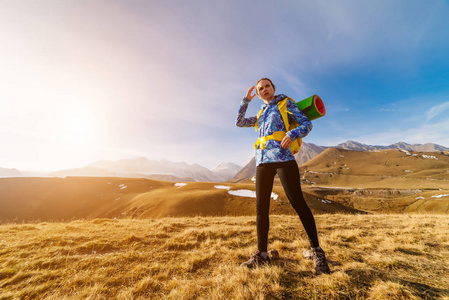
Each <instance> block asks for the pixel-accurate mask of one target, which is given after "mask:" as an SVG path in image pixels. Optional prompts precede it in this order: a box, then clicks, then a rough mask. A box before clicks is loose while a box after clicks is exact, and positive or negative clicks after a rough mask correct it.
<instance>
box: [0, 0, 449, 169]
mask: <svg viewBox="0 0 449 300" xmlns="http://www.w3.org/2000/svg"><path fill="white" fill-rule="evenodd" d="M448 53H449V2H447V1H436V0H435V1H434V0H432V1H379V0H376V1H301V0H295V1H240V0H239V1H236V0H232V1H207V0H198V1H195V0H194V1H133V0H127V1H125V0H123V1H111V0H108V1H106V0H103V1H102V0H97V1H87V0H84V1H57V0H51V1H50V0H41V1H31V0H28V1H26V0H24V1H15V0H0V167H4V168H18V169H21V170H59V169H64V168H73V167H81V166H84V165H86V164H88V163H90V162H93V161H96V160H101V159H112V160H117V159H121V158H132V157H142V156H143V157H147V158H149V159H157V160H159V159H168V160H173V161H185V162H187V163H190V164H191V163H198V164H200V165H203V166H206V167H209V168H213V167H214V166H216V165H218V164H219V163H220V162H222V161H232V162H235V163H238V164H240V165H245V164H246V163H247V162H248V161H249V159H250V158H251V157H252V155H253V148H252V144H253V143H254V141H255V139H256V134H255V132H254V130H253V129H251V128H238V127H236V126H235V115H236V112H237V109H238V107H239V104H240V100H241V99H242V97H243V96H244V95H245V94H246V91H247V89H248V88H249V87H250V86H251V85H253V84H255V82H256V81H257V80H258V79H259V78H261V77H269V78H271V79H272V80H273V82H274V83H275V84H276V86H277V92H279V93H283V94H286V95H288V96H290V97H291V98H293V99H295V100H298V101H299V100H301V99H304V98H306V97H308V96H310V95H313V94H318V95H320V96H321V98H322V99H323V101H324V103H325V105H326V110H327V114H326V116H325V117H324V118H321V119H318V120H316V121H314V122H313V124H314V128H313V130H312V132H311V133H310V135H309V136H308V137H306V138H305V139H304V141H305V142H308V143H315V144H318V145H324V146H330V145H336V144H338V143H341V142H344V141H346V140H356V141H359V142H362V143H367V144H373V145H374V144H375V145H388V144H391V143H395V142H398V141H404V142H407V143H421V144H423V143H429V142H432V143H437V144H441V145H443V146H446V147H448V146H449V118H447V114H448V112H449V55H448ZM261 104H262V101H261V100H260V99H257V98H255V99H254V100H253V101H252V103H251V104H250V107H249V109H248V115H250V114H255V113H256V112H257V111H258V110H259V109H260V106H261Z"/></svg>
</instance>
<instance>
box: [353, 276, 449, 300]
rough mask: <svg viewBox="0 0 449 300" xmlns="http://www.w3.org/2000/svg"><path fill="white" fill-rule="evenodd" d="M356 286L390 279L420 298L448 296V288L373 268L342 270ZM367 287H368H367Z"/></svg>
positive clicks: (369, 284) (367, 285) (365, 285)
mask: <svg viewBox="0 0 449 300" xmlns="http://www.w3.org/2000/svg"><path fill="white" fill-rule="evenodd" d="M344 272H345V273H346V274H348V275H349V276H350V277H351V280H352V281H353V283H354V284H355V285H356V286H363V287H365V288H366V287H370V286H373V285H374V283H375V282H376V281H379V280H381V281H385V282H386V281H391V282H396V283H398V284H400V285H402V286H406V287H408V289H409V290H410V292H411V293H413V294H414V295H415V296H417V297H419V298H421V299H437V298H442V297H444V296H446V297H447V296H449V289H442V288H438V287H433V286H430V285H428V284H424V283H420V282H414V281H410V280H405V279H402V278H400V277H396V276H392V275H388V274H386V273H385V272H381V271H378V270H373V269H350V270H345V271H344ZM368 289H369V288H368Z"/></svg>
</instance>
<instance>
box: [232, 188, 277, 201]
mask: <svg viewBox="0 0 449 300" xmlns="http://www.w3.org/2000/svg"><path fill="white" fill-rule="evenodd" d="M228 193H229V194H230V195H234V196H240V197H247V198H256V192H255V191H251V190H233V191H228ZM271 198H273V200H275V201H276V200H278V198H279V195H278V194H276V193H271Z"/></svg>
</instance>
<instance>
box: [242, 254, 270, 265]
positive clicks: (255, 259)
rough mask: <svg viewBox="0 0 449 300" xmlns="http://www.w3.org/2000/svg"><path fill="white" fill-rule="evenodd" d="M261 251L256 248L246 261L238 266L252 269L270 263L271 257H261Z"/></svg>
mask: <svg viewBox="0 0 449 300" xmlns="http://www.w3.org/2000/svg"><path fill="white" fill-rule="evenodd" d="M260 253H261V252H260V251H259V250H257V251H256V252H255V253H254V254H253V256H251V258H250V259H249V260H248V261H245V262H244V263H242V264H241V265H240V266H242V267H247V268H249V269H254V268H257V267H261V266H264V265H265V266H270V265H271V259H270V256H268V257H267V259H265V258H263V257H262V255H261V254H260Z"/></svg>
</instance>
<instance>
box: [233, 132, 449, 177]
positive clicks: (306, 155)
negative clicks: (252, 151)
mask: <svg viewBox="0 0 449 300" xmlns="http://www.w3.org/2000/svg"><path fill="white" fill-rule="evenodd" d="M329 148H337V149H344V150H352V151H380V150H388V149H401V150H405V151H411V152H448V151H449V148H446V147H444V146H441V145H437V144H433V143H427V144H407V143H405V142H398V143H395V144H391V145H389V146H373V145H367V144H363V143H359V142H355V141H346V142H344V143H341V144H338V145H337V146H318V145H315V144H312V143H303V144H302V147H301V150H300V151H299V153H298V154H296V155H295V159H296V162H297V163H298V165H302V164H304V163H306V162H308V161H309V160H311V159H312V158H314V157H316V156H318V155H319V154H321V153H322V152H323V151H324V150H326V149H329ZM255 174H256V160H255V158H254V157H253V158H252V159H251V160H250V161H249V162H248V163H247V164H246V165H245V166H244V167H243V168H242V169H241V170H240V171H239V172H238V173H237V174H236V175H235V176H234V178H233V179H232V180H233V181H241V180H246V179H248V178H252V177H253V176H254V175H255Z"/></svg>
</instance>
